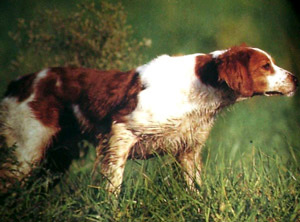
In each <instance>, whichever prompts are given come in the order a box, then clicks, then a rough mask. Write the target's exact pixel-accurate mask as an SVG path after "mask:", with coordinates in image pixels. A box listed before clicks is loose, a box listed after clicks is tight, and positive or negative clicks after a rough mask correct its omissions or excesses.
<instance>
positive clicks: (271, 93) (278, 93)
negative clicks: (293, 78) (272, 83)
mask: <svg viewBox="0 0 300 222" xmlns="http://www.w3.org/2000/svg"><path fill="white" fill-rule="evenodd" d="M294 94H295V91H291V92H288V93H282V92H278V91H267V92H263V93H254V94H253V96H288V97H291V96H293V95H294Z"/></svg>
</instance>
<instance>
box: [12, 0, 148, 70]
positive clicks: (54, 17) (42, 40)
mask: <svg viewBox="0 0 300 222" xmlns="http://www.w3.org/2000/svg"><path fill="white" fill-rule="evenodd" d="M97 6H98V5H97ZM97 6H96V5H95V3H94V2H92V3H89V4H79V5H77V10H76V11H75V12H69V13H68V14H67V15H63V14H62V13H61V12H59V11H58V10H47V11H43V12H39V13H38V16H37V17H36V18H34V19H33V20H32V21H25V20H24V19H19V20H18V31H17V32H15V33H10V35H11V37H12V38H13V40H14V41H15V42H16V45H17V47H18V49H19V52H18V55H17V57H16V60H15V61H13V63H12V69H13V71H18V72H19V70H20V71H21V73H24V72H32V71H36V70H40V69H42V68H44V67H50V66H73V67H79V66H83V67H92V68H97V69H112V68H118V69H122V70H124V69H131V68H133V67H135V66H136V65H137V64H138V63H140V62H141V56H140V55H139V51H140V49H141V48H143V47H144V46H145V45H146V44H145V43H146V42H147V41H146V40H144V41H141V42H138V41H137V40H133V39H132V38H131V37H132V28H131V27H130V26H129V25H127V24H126V18H127V15H126V13H125V12H124V8H123V7H122V5H121V4H115V5H113V4H110V3H106V2H104V3H101V5H100V6H98V7H97ZM148 42H149V41H148Z"/></svg>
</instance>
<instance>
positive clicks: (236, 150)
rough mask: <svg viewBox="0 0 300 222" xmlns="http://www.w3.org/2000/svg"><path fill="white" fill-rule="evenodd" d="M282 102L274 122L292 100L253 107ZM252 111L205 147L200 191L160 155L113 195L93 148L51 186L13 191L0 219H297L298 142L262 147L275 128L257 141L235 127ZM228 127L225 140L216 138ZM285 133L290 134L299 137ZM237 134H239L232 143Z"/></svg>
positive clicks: (131, 170) (239, 109)
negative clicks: (95, 171) (94, 173)
mask: <svg viewBox="0 0 300 222" xmlns="http://www.w3.org/2000/svg"><path fill="white" fill-rule="evenodd" d="M278 101H280V103H279V104H280V106H281V109H280V110H278V111H277V112H273V113H272V115H275V117H276V115H282V113H281V112H283V111H282V110H285V106H286V107H288V106H289V105H290V104H289V103H290V101H289V100H286V99H279V100H278V99H276V98H275V99H274V100H270V102H269V103H267V104H266V102H265V100H264V99H262V98H259V99H257V100H256V101H255V102H256V103H257V105H258V106H261V108H264V106H268V107H269V108H270V109H271V110H272V108H274V107H276V106H277V105H278ZM251 106H252V103H251V102H249V103H246V104H241V105H237V106H236V108H232V110H231V111H232V113H233V115H231V114H228V113H227V112H225V114H223V115H221V117H220V118H219V120H218V121H217V124H216V127H215V129H214V130H213V132H212V136H211V137H210V138H209V140H208V142H207V145H206V147H205V148H204V152H203V161H204V167H203V173H202V181H203V184H202V185H201V186H200V187H198V189H197V191H190V190H188V189H186V185H185V183H184V181H183V180H182V178H181V176H180V167H179V166H177V164H176V163H175V162H174V161H172V157H171V158H169V157H157V158H153V159H150V160H148V161H132V160H131V161H129V162H128V164H127V165H126V171H125V176H124V177H125V179H124V183H123V187H122V192H121V194H120V196H119V197H118V198H115V197H114V196H109V195H108V194H107V193H106V192H105V190H104V189H103V187H104V184H103V181H98V182H95V181H97V178H96V180H94V181H92V180H91V177H90V172H91V169H92V166H93V159H94V155H95V154H94V150H93V149H91V150H90V152H89V153H88V155H87V156H86V157H85V158H84V159H81V160H77V161H74V163H73V164H72V166H71V169H70V170H69V171H68V173H67V174H66V175H64V176H63V178H62V179H61V181H60V182H59V183H58V184H57V185H56V186H55V187H54V188H48V183H47V180H44V181H42V180H36V179H35V181H33V185H32V186H30V187H27V188H22V189H20V188H15V189H14V190H13V191H12V192H11V194H10V195H9V196H7V197H6V198H2V199H1V205H2V206H1V208H0V215H1V221H300V203H299V198H300V183H299V180H300V173H299V163H298V157H299V154H300V153H299V149H298V147H299V144H297V143H295V141H291V140H292V139H293V137H291V138H289V137H284V136H283V137H281V140H279V139H278V138H277V137H276V135H275V139H274V140H273V141H272V140H269V141H264V139H265V138H271V137H272V136H274V131H276V127H277V126H276V122H275V124H271V123H270V122H269V123H270V124H269V126H268V125H263V126H260V130H262V131H263V132H262V133H263V134H262V136H257V135H259V132H258V131H257V130H258V129H255V127H254V126H257V123H255V122H254V123H251V121H254V120H252V119H253V118H252V119H251V120H249V122H247V121H245V122H243V123H240V124H238V122H239V121H240V119H243V118H244V116H247V115H249V112H252V111H251V109H249V107H251ZM255 115H257V120H256V121H262V120H265V121H267V120H268V119H266V118H268V115H265V114H264V113H255ZM231 123H233V124H235V125H232V126H230V124H231ZM241 124H242V125H241ZM247 124H249V126H247ZM251 124H254V125H253V126H252V125H251ZM279 124H282V123H280V121H279ZM226 126H227V127H228V131H226V132H223V136H224V138H223V139H222V138H218V137H219V136H221V135H222V133H220V132H218V131H222V130H223V131H224V127H226ZM270 127H271V128H273V131H272V130H270ZM284 127H285V125H281V132H284V134H285V136H287V135H289V134H290V135H291V136H293V135H294V136H295V134H294V133H293V132H292V129H290V130H289V129H288V128H284ZM231 128H233V129H231ZM247 128H248V129H247ZM251 130H256V132H255V135H256V137H257V138H256V140H253V139H252V141H249V140H250V139H251V138H252V136H253V135H251V134H249V132H250V131H251ZM265 130H269V131H265ZM248 131H249V132H248ZM232 132H235V135H234V136H231V137H228V135H229V134H231V133H232ZM245 133H246V135H245ZM240 134H241V135H244V137H241V135H240ZM276 138H277V139H276ZM245 141H247V142H245ZM293 143H294V144H293Z"/></svg>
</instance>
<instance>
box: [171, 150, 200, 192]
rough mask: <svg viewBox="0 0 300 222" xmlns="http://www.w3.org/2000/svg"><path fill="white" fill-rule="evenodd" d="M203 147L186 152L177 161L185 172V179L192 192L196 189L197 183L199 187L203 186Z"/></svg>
mask: <svg viewBox="0 0 300 222" xmlns="http://www.w3.org/2000/svg"><path fill="white" fill-rule="evenodd" d="M200 151H201V147H197V149H193V150H189V151H185V152H184V153H181V154H180V155H178V157H177V160H178V162H179V164H180V165H181V167H182V170H183V171H184V172H183V174H184V179H185V181H186V183H187V185H188V186H189V188H191V189H192V190H194V189H195V184H194V183H195V182H196V183H197V184H198V185H201V176H200V173H201V166H202V163H201V155H200Z"/></svg>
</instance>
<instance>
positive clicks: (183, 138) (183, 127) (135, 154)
mask: <svg viewBox="0 0 300 222" xmlns="http://www.w3.org/2000/svg"><path fill="white" fill-rule="evenodd" d="M213 122H214V116H213V115H203V114H200V113H198V112H195V113H190V114H188V115H185V116H184V117H183V118H182V119H174V120H172V121H171V120H170V121H169V122H168V123H166V124H159V125H155V124H154V125H151V126H149V125H148V126H141V125H135V123H134V122H129V123H131V125H129V126H128V128H129V129H130V130H131V131H132V132H133V134H134V135H135V136H136V137H137V142H136V143H135V145H134V146H133V147H132V149H131V150H130V153H129V158H136V159H147V158H150V157H152V156H153V155H156V154H158V155H161V154H171V155H173V156H177V155H178V154H180V153H182V152H185V151H189V150H193V149H198V148H199V147H201V146H202V145H203V144H204V143H205V141H206V139H207V137H208V135H209V132H210V129H211V128H212V125H213Z"/></svg>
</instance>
